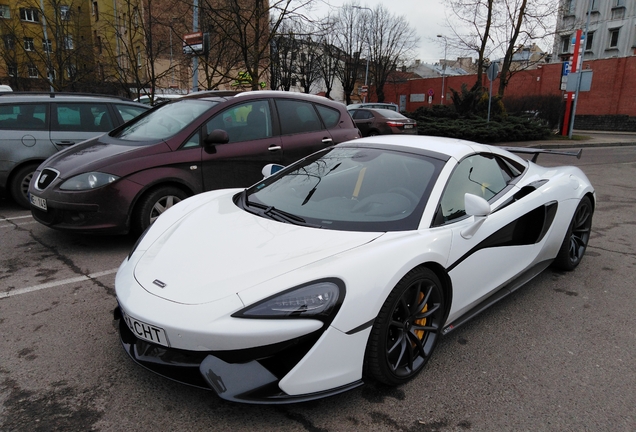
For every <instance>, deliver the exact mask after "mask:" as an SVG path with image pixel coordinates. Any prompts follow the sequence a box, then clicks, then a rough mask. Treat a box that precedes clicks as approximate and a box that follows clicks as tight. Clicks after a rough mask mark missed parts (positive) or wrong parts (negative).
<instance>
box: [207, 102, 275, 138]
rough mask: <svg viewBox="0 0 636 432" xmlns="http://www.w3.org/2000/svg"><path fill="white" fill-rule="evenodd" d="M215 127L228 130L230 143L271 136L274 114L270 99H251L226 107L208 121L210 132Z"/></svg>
mask: <svg viewBox="0 0 636 432" xmlns="http://www.w3.org/2000/svg"><path fill="white" fill-rule="evenodd" d="M215 129H223V130H224V131H226V132H227V134H228V136H229V137H230V141H229V142H230V143H233V142H239V141H251V140H256V139H262V138H269V137H271V136H272V116H271V113H270V110H269V103H268V101H267V100H257V101H250V102H247V103H242V104H239V105H234V106H232V107H231V108H229V109H226V110H225V111H223V112H221V113H219V114H217V115H215V116H214V117H212V119H211V120H210V121H209V122H207V123H206V132H207V133H208V134H209V133H210V132H212V131H213V130H215Z"/></svg>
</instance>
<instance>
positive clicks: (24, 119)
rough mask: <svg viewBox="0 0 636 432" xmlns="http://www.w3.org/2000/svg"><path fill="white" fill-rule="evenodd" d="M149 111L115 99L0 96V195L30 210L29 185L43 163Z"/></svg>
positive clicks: (68, 95) (7, 93)
mask: <svg viewBox="0 0 636 432" xmlns="http://www.w3.org/2000/svg"><path fill="white" fill-rule="evenodd" d="M148 109H149V107H148V106H147V105H143V104H140V103H136V102H133V101H131V100H129V99H124V98H118V97H114V96H100V95H86V94H72V93H65V94H64V93H32V92H29V93H19V92H0V192H8V193H9V195H11V197H13V199H14V200H15V201H16V203H18V204H20V205H21V206H23V207H25V208H29V200H28V197H27V193H28V189H29V182H30V181H31V177H33V173H34V172H35V170H36V168H37V167H38V165H40V164H41V163H42V162H44V160H46V159H47V158H48V157H49V156H51V155H53V154H54V153H56V152H58V151H59V150H62V149H63V148H66V147H68V146H71V145H73V144H76V143H78V142H80V141H84V140H87V139H89V138H93V137H96V136H99V135H102V134H103V133H105V132H108V131H110V130H111V129H113V128H115V127H117V126H119V125H121V124H123V123H125V122H127V121H128V120H131V119H133V118H135V117H137V116H138V115H139V114H141V113H143V112H144V111H146V110H148Z"/></svg>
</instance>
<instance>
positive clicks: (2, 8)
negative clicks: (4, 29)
mask: <svg viewBox="0 0 636 432" xmlns="http://www.w3.org/2000/svg"><path fill="white" fill-rule="evenodd" d="M0 18H4V19H9V18H11V9H9V6H8V5H0Z"/></svg>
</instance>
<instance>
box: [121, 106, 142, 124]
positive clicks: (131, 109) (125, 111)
mask: <svg viewBox="0 0 636 432" xmlns="http://www.w3.org/2000/svg"><path fill="white" fill-rule="evenodd" d="M115 108H116V109H117V111H119V114H121V117H122V118H123V119H124V121H125V122H127V121H128V120H132V119H134V118H135V117H137V116H138V115H139V114H141V113H143V112H146V109H144V108H141V107H137V106H131V105H120V104H115Z"/></svg>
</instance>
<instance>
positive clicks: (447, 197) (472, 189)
mask: <svg viewBox="0 0 636 432" xmlns="http://www.w3.org/2000/svg"><path fill="white" fill-rule="evenodd" d="M511 179H512V177H511V176H510V175H509V174H508V173H507V172H506V171H505V170H504V169H502V167H501V166H500V164H499V162H498V161H497V159H496V158H495V157H493V156H490V155H473V156H470V157H467V158H466V159H464V160H463V161H461V162H460V164H459V165H458V166H457V167H456V168H455V171H453V174H452V175H451V177H450V179H449V181H448V184H447V185H446V189H445V190H444V194H443V195H442V200H441V212H442V216H443V221H444V222H446V221H450V220H453V219H457V218H459V217H462V216H464V215H465V214H466V211H465V210H466V209H465V208H464V195H465V194H466V193H470V194H473V195H477V196H479V197H482V198H484V199H486V200H490V199H491V198H492V197H494V196H495V195H497V194H498V193H499V192H501V191H502V190H503V189H504V188H505V187H506V186H507V185H508V183H509V182H510V180H511Z"/></svg>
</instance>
